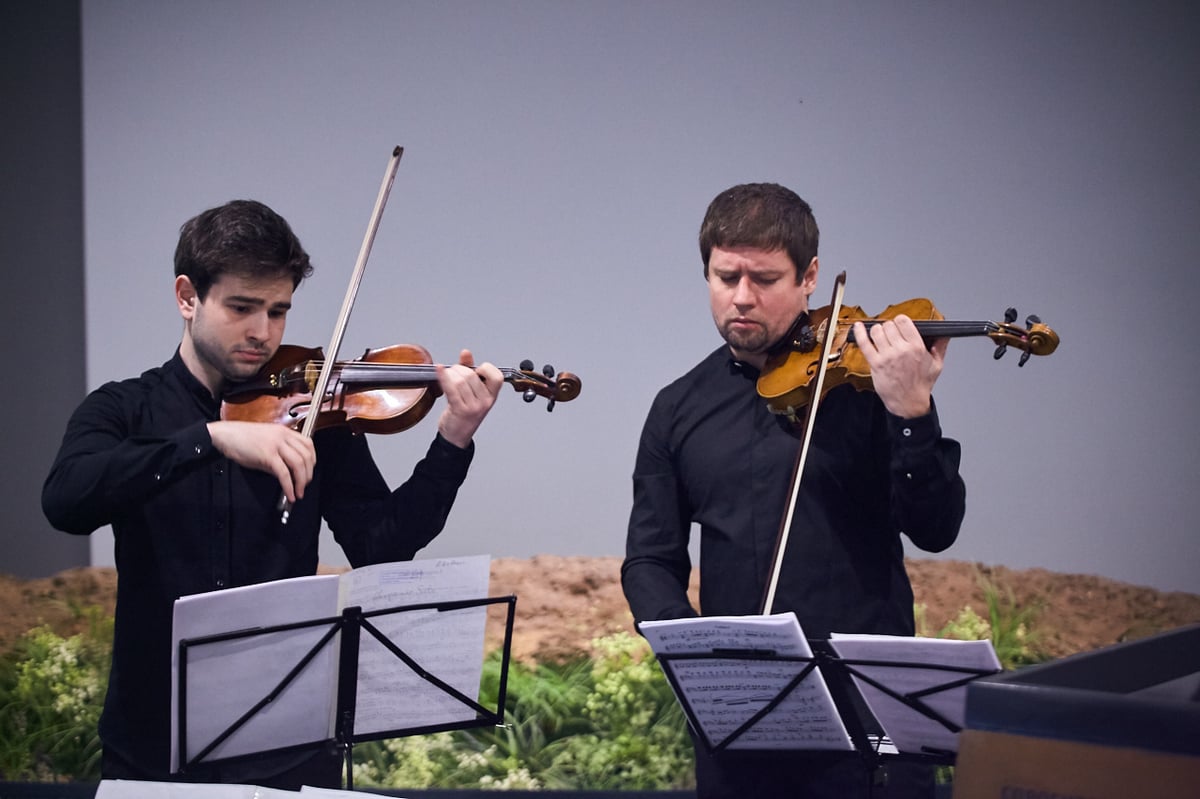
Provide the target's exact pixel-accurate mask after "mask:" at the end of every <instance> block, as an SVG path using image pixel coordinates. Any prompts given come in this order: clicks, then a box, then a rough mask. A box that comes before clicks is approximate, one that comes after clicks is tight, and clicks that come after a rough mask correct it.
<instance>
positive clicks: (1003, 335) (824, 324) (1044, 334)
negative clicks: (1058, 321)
mask: <svg viewBox="0 0 1200 799" xmlns="http://www.w3.org/2000/svg"><path fill="white" fill-rule="evenodd" d="M832 307H833V306H831V305H827V306H825V307H823V308H818V309H816V310H813V311H809V312H807V313H804V314H801V315H800V317H799V318H798V319H797V320H796V323H795V324H794V325H793V326H792V328H791V330H789V331H788V333H787V335H785V336H784V337H783V338H782V339H781V341H780V343H779V344H777V345H776V346H775V348H774V349H773V351H772V352H771V353H770V354H769V355H768V357H767V363H766V365H765V368H764V369H763V373H762V374H761V375H760V376H759V378H758V383H757V389H758V394H759V396H761V397H763V398H764V399H765V400H766V401H767V405H768V407H770V409H771V410H772V411H774V412H775V413H779V414H783V415H785V416H788V417H790V418H792V419H793V420H795V419H796V414H797V411H799V410H800V409H801V408H804V407H805V406H807V405H808V403H809V402H810V400H811V399H812V387H811V386H812V383H813V378H814V377H815V376H816V374H817V371H818V369H819V367H820V365H821V357H822V351H823V347H824V345H825V343H826V337H827V336H830V335H832V336H833V341H832V342H829V344H830V349H829V355H828V359H827V361H826V364H825V366H826V374H825V376H824V381H823V385H822V387H821V390H820V392H819V394H818V397H817V399H818V401H819V400H820V399H822V398H823V397H824V396H825V394H826V393H828V391H829V390H830V389H832V388H834V387H835V386H838V385H841V384H842V383H849V384H850V385H852V386H854V387H855V388H856V389H857V390H859V391H869V390H870V389H871V369H870V367H869V366H868V365H867V359H866V357H865V356H864V355H863V354H862V350H860V349H859V348H858V347H857V346H855V342H854V330H853V326H854V323H855V322H862V323H863V324H864V325H866V327H867V329H868V330H870V329H871V328H872V327H873V326H874V325H877V324H880V323H881V322H884V321H886V320H889V319H894V318H895V317H896V316H898V315H900V314H904V315H906V316H908V317H909V318H911V319H912V320H913V322H914V323H915V324H916V327H917V331H918V332H919V333H920V334H921V338H923V339H924V340H925V341H926V342H927V343H928V342H931V341H932V340H934V339H939V338H961V337H965V336H987V337H988V338H991V339H992V340H993V341H996V342H997V346H996V350H995V353H994V356H993V357H995V358H996V359H999V358H1000V357H1002V356H1003V355H1004V353H1005V352H1006V351H1007V349H1008V348H1009V347H1013V348H1015V349H1018V350H1021V351H1022V354H1021V359H1020V361H1018V363H1017V365H1018V366H1024V365H1025V362H1026V361H1028V360H1029V356H1030V355H1049V354H1050V353H1052V352H1054V350H1055V349H1056V348H1057V347H1058V334H1057V333H1055V332H1054V331H1053V330H1051V329H1050V328H1049V327H1047V326H1046V325H1044V324H1042V321H1041V320H1040V319H1039V318H1038V317H1036V316H1032V315H1031V316H1029V317H1027V318H1026V320H1025V325H1026V326H1025V327H1021V326H1019V325H1016V324H1015V322H1016V319H1017V312H1016V310H1015V309H1013V308H1009V309H1008V310H1007V311H1006V312H1005V315H1004V322H1002V323H997V322H990V321H983V322H954V321H946V320H945V319H944V318H943V317H942V315H941V313H939V312H938V310H937V308H935V307H934V305H933V303H932V302H930V301H929V300H927V299H924V298H917V299H911V300H907V301H905V302H900V303H896V304H895V305H890V306H888V307H887V308H886V309H885V310H884V312H883V313H882V314H880V315H879V316H877V317H871V316H868V315H867V314H866V313H864V312H863V310H862V308H860V307H858V306H856V305H842V306H840V310H839V312H838V316H837V322H836V324H835V325H833V327H832V331H831V329H830V316H831V312H832Z"/></svg>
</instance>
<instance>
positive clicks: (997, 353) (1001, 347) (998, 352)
mask: <svg viewBox="0 0 1200 799" xmlns="http://www.w3.org/2000/svg"><path fill="white" fill-rule="evenodd" d="M1007 349H1008V345H1007V344H1000V345H999V346H997V347H996V351H995V352H993V353H992V357H993V358H995V359H996V360H997V361H998V360H1000V359H1001V358H1003V357H1004V351H1005V350H1007Z"/></svg>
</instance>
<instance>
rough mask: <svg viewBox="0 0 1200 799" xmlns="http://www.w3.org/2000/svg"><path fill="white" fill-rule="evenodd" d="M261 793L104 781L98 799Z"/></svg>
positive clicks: (247, 798) (221, 798)
mask: <svg viewBox="0 0 1200 799" xmlns="http://www.w3.org/2000/svg"><path fill="white" fill-rule="evenodd" d="M259 790H260V789H259V788H256V787H255V786H253V785H212V784H208V783H188V782H150V781H142V780H101V781H100V784H99V785H97V786H96V799H256V797H257V796H258V791H259ZM292 795H293V796H294V795H295V794H292Z"/></svg>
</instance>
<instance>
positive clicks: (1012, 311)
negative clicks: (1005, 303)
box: [1004, 308, 1017, 325]
mask: <svg viewBox="0 0 1200 799" xmlns="http://www.w3.org/2000/svg"><path fill="white" fill-rule="evenodd" d="M1004 321H1005V322H1008V323H1009V324H1010V325H1011V324H1012V323H1013V322H1015V321H1017V309H1016V308H1009V309H1008V310H1007V311H1005V312H1004Z"/></svg>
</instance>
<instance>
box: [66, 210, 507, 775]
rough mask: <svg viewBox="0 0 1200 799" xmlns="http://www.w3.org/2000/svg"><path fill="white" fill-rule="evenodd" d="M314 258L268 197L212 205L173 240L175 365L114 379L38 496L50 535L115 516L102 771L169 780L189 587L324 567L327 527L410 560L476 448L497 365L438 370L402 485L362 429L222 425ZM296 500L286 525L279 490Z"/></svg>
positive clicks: (357, 545)
mask: <svg viewBox="0 0 1200 799" xmlns="http://www.w3.org/2000/svg"><path fill="white" fill-rule="evenodd" d="M311 272H312V267H311V266H310V264H309V257H308V254H307V253H306V252H305V251H304V249H303V247H301V245H300V241H299V240H298V239H297V238H296V236H295V234H294V233H293V232H292V230H291V228H290V226H289V225H288V223H287V222H286V221H285V220H284V219H283V218H282V217H281V216H279V215H278V214H276V213H275V212H274V211H272V210H271V209H270V208H268V207H267V206H265V205H263V204H262V203H258V202H254V201H246V200H238V201H233V202H230V203H227V204H225V205H222V206H220V207H217V208H213V209H210V210H208V211H205V212H203V213H201V214H200V215H198V216H196V217H195V218H193V219H191V220H189V221H188V222H187V223H185V224H184V225H183V227H182V228H181V230H180V236H179V244H178V247H177V249H176V253H175V274H176V277H175V299H176V303H177V305H178V307H179V313H180V316H181V317H182V318H183V337H182V340H181V341H180V344H179V348H178V349H177V350H176V352H175V355H174V357H172V358H171V359H170V360H169V361H167V362H166V363H165V364H163V365H162V366H160V367H157V368H154V369H150V370H149V371H147V372H145V373H143V374H142V375H141V376H140V377H137V378H133V379H129V380H124V381H121V382H112V383H107V384H105V385H103V386H101V387H100V388H98V389H96V390H95V391H93V392H92V393H91V394H89V395H88V397H87V398H86V399H85V400H84V401H83V403H82V404H81V405H80V406H79V408H78V409H77V410H76V411H75V413H74V414H73V415H72V417H71V420H70V422H69V423H68V424H67V430H66V435H65V436H64V438H63V443H62V447H61V449H60V450H59V453H58V456H57V458H56V459H55V462H54V466H53V468H52V469H51V472H50V475H49V477H47V479H46V483H45V486H44V488H43V492H42V506H43V508H44V510H45V513H46V516H47V518H48V519H49V520H50V522H51V524H53V525H54V526H55V527H57V528H58V529H61V530H64V531H66V532H68V533H74V534H78V535H87V534H90V533H91V532H93V531H94V530H96V529H97V528H99V527H101V526H103V525H106V524H111V525H112V529H113V534H114V537H115V540H116V565H117V571H118V586H117V616H116V627H115V632H114V641H113V660H112V670H111V673H110V677H109V686H108V695H107V698H106V700H105V706H104V712H103V715H102V717H101V720H100V737H101V739H102V741H103V755H102V772H103V776H104V777H105V778H106V779H142V780H168V779H172V776H171V775H170V774H169V773H168V771H169V749H168V744H169V742H170V740H171V734H170V728H169V724H170V707H171V685H170V674H171V651H170V649H171V616H172V607H173V603H174V601H175V600H176V599H177V598H178V597H180V596H184V595H187V594H195V593H200V592H203V591H212V590H215V589H223V588H230V587H234V586H241V585H249V584H252V583H260V582H265V581H268V580H277V579H283V578H289V577H298V576H303V575H310V574H314V573H315V572H316V569H317V552H318V537H319V534H320V529H321V522H322V519H324V520H325V521H326V522H327V523H328V525H329V528H330V530H332V532H333V535H334V537H335V538H336V539H337V541H338V543H339V544H340V545H341V547H342V549H343V551H344V552H345V553H346V556H347V558H348V559H349V561H350V563H351V564H352V565H354V566H362V565H366V564H372V563H384V562H389V561H396V560H409V559H411V558H412V557H413V556H414V555H415V554H416V552H417V551H418V550H420V549H421V548H422V547H424V546H425V545H426V544H428V543H429V542H430V541H431V540H433V538H434V537H435V536H436V535H437V534H438V533H439V532H440V531H441V530H442V527H443V526H444V524H445V521H446V518H447V514H449V512H450V508H451V506H452V505H453V503H454V499H455V496H456V494H457V491H458V488H459V486H460V485H461V484H462V482H463V480H464V478H465V477H466V474H467V469H468V466H469V465H470V462H471V458H472V456H473V453H474V444H473V442H472V437H473V436H474V434H475V431H476V430H477V429H478V427H479V425H480V423H481V422H482V421H483V419H484V417H486V416H487V414H488V411H489V410H490V409H491V407H492V404H493V403H494V402H495V399H496V395H497V393H498V392H499V390H500V387H501V386H502V385H503V379H502V377H501V374H500V372H499V370H498V369H497V368H496V367H494V366H492V365H490V364H484V365H482V366H480V367H479V368H478V369H474V368H473V362H472V359H471V355H470V353H469V352H467V351H465V350H464V351H463V353H462V356H461V359H460V363H459V364H458V365H455V366H452V367H448V368H439V369H438V370H437V383H438V387H439V388H440V390H441V393H442V394H444V395H445V397H446V407H445V410H444V411H443V413H442V415H441V417H440V419H439V422H438V434H437V436H436V438H435V440H434V441H433V443H432V444H431V445H430V447H429V450H428V453H427V454H426V456H425V457H424V458H423V459H422V460H421V461H420V462H419V463H418V464H417V465H416V467H415V469H414V471H413V474H412V477H411V478H409V480H408V481H407V482H405V483H404V484H403V485H401V486H400V487H398V488H397V489H395V490H394V491H392V490H389V488H388V486H387V483H386V482H385V481H384V478H383V476H382V475H381V474H380V472H379V469H378V468H377V467H376V465H375V462H374V460H373V459H372V457H371V453H370V452H369V450H368V448H367V439H366V437H365V436H361V435H352V434H351V431H350V430H349V428H347V427H345V426H334V427H327V428H325V429H320V430H317V431H316V432H315V433H314V434H313V435H312V436H311V437H309V436H305V435H303V434H302V433H300V432H297V431H295V430H293V429H291V428H290V427H287V426H285V425H282V424H274V423H266V422H253V421H236V422H234V421H222V420H221V416H220V413H221V397H222V394H223V393H224V392H225V390H226V389H227V388H228V387H229V386H231V385H236V384H238V383H240V382H243V381H246V380H247V379H249V378H251V377H254V376H255V375H256V374H257V373H258V372H259V370H260V369H261V368H262V367H263V364H265V363H266V362H267V361H268V360H270V358H271V356H272V355H273V354H274V353H275V351H276V350H277V349H278V348H279V346H280V343H281V341H282V339H283V333H284V324H285V321H286V318H287V314H288V312H289V310H290V309H291V307H292V294H293V292H294V290H295V289H296V287H297V286H299V284H300V282H301V281H302V280H303V279H304V278H306V277H308V276H309V274H310V273H311ZM281 492H282V494H283V495H284V496H285V497H286V498H287V500H288V501H289V502H290V503H294V506H293V507H292V509H291V511H290V514H289V516H288V518H287V523H286V524H284V523H283V521H282V519H281V516H280V512H279V502H278V501H279V499H280V494H281ZM341 765H342V764H341V760H340V758H339V756H338V755H337V754H336V753H331V752H324V751H322V752H317V753H316V754H315V755H314V754H313V753H311V752H309V753H300V754H296V753H290V754H283V755H274V756H263V757H259V758H257V759H251V760H249V761H247V762H244V763H239V764H237V765H228V764H227V765H226V766H224V767H220V766H213V767H211V768H210V769H207V770H206V769H204V768H203V767H202V768H200V769H198V770H195V771H192V772H190V773H189V775H188V779H189V780H195V781H202V782H240V783H252V784H259V785H266V786H274V787H279V788H292V789H295V788H299V787H300V786H301V785H306V784H307V785H313V786H319V787H335V788H336V787H341V778H340V769H341Z"/></svg>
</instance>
